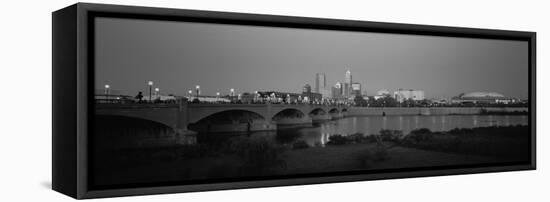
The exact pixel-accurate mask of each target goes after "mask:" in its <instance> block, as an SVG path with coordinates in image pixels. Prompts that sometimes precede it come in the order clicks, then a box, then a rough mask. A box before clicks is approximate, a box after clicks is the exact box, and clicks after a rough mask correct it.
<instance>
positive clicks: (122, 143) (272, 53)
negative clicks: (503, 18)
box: [90, 17, 531, 188]
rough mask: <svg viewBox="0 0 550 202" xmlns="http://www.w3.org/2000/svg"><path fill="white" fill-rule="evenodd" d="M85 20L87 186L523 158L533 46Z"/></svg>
mask: <svg viewBox="0 0 550 202" xmlns="http://www.w3.org/2000/svg"><path fill="white" fill-rule="evenodd" d="M93 23H94V26H95V28H94V36H95V38H94V46H95V49H94V58H93V60H94V70H95V73H94V89H95V92H94V95H93V96H94V110H95V111H94V114H93V129H92V130H93V132H92V133H91V135H90V145H91V146H90V149H91V159H90V161H91V163H90V166H91V167H90V169H91V171H90V172H91V173H92V175H91V179H90V180H91V183H92V185H94V186H96V187H98V188H102V187H104V188H108V187H113V186H138V187H139V186H141V185H149V184H151V183H183V184H186V183H203V182H216V181H223V180H245V179H262V177H270V178H276V177H285V176H300V175H307V174H323V173H333V174H334V173H340V172H349V171H376V172H383V171H385V170H395V169H418V168H433V169H437V168H446V167H449V166H482V165H493V164H495V165H506V164H507V163H508V164H509V163H522V162H529V161H530V152H531V149H530V134H531V133H530V122H529V120H530V119H529V112H530V111H529V110H530V109H529V106H530V105H529V103H530V100H529V62H528V61H529V55H528V53H529V51H528V50H529V43H528V41H520V40H504V39H480V38H467V37H451V36H427V35H410V34H396V33H374V32H359V31H340V30H319V29H305V28H287V27H267V26H252V25H228V24H216V23H202V22H182V21H162V20H151V19H127V18H116V17H96V18H95V20H94V22H93Z"/></svg>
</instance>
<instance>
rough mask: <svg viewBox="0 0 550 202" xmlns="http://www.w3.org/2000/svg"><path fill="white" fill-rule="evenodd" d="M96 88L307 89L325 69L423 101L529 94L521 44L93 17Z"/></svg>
mask: <svg viewBox="0 0 550 202" xmlns="http://www.w3.org/2000/svg"><path fill="white" fill-rule="evenodd" d="M95 25H96V39H95V41H96V49H95V51H96V53H95V55H96V58H95V65H96V66H95V70H96V84H95V87H96V89H103V86H104V85H105V84H109V85H110V86H111V88H112V89H113V90H120V91H122V92H123V93H124V94H127V95H135V94H137V92H138V91H143V92H144V93H146V92H148V87H147V81H149V80H151V81H154V84H155V87H158V88H160V89H161V92H162V94H169V93H171V94H176V95H185V94H186V92H187V91H188V90H190V89H194V88H195V85H200V86H201V94H204V95H214V94H215V93H216V92H221V93H222V94H228V93H229V89H230V88H235V89H236V91H237V93H243V92H254V91H255V90H260V91H262V90H275V91H281V92H301V90H302V87H303V86H304V85H305V84H310V85H311V86H312V88H314V85H315V74H316V73H325V74H326V77H327V85H328V87H329V88H330V87H331V86H333V85H334V84H335V83H336V82H337V81H344V75H345V72H346V70H348V69H349V70H351V72H352V75H353V81H354V82H359V83H361V85H362V88H363V90H366V91H367V94H368V95H375V94H376V92H377V91H378V90H380V89H388V90H390V91H394V90H396V89H399V88H403V89H418V90H424V91H425V93H426V97H427V98H443V97H452V96H456V95H458V94H460V93H468V92H474V91H494V92H498V93H501V94H504V95H505V96H510V97H519V98H527V95H528V51H527V50H528V44H527V42H524V41H507V40H489V39H471V38H455V37H434V36H417V35H402V34H384V33H367V32H350V31H329V30H311V29H295V28H275V27H259V26H235V25H221V24H205V23H187V22H170V21H154V20H135V19H116V18H97V19H96V24H95Z"/></svg>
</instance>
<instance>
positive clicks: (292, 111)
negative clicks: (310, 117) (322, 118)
mask: <svg viewBox="0 0 550 202" xmlns="http://www.w3.org/2000/svg"><path fill="white" fill-rule="evenodd" d="M305 116H306V113H304V112H303V111H302V110H299V109H296V108H285V109H282V110H280V111H279V112H277V113H274V115H273V117H272V118H271V120H273V121H277V120H280V119H282V118H287V117H293V118H303V117H305Z"/></svg>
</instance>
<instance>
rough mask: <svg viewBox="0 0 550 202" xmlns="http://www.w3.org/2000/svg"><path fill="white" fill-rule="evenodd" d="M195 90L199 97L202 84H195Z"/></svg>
mask: <svg viewBox="0 0 550 202" xmlns="http://www.w3.org/2000/svg"><path fill="white" fill-rule="evenodd" d="M195 91H196V92H197V97H199V94H200V93H201V86H199V85H197V86H195Z"/></svg>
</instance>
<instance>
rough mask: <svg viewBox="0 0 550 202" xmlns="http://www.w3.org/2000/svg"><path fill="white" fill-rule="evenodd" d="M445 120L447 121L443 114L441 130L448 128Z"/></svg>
mask: <svg viewBox="0 0 550 202" xmlns="http://www.w3.org/2000/svg"><path fill="white" fill-rule="evenodd" d="M445 122H446V120H445V116H441V130H442V131H443V130H445V129H446V128H445Z"/></svg>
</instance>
